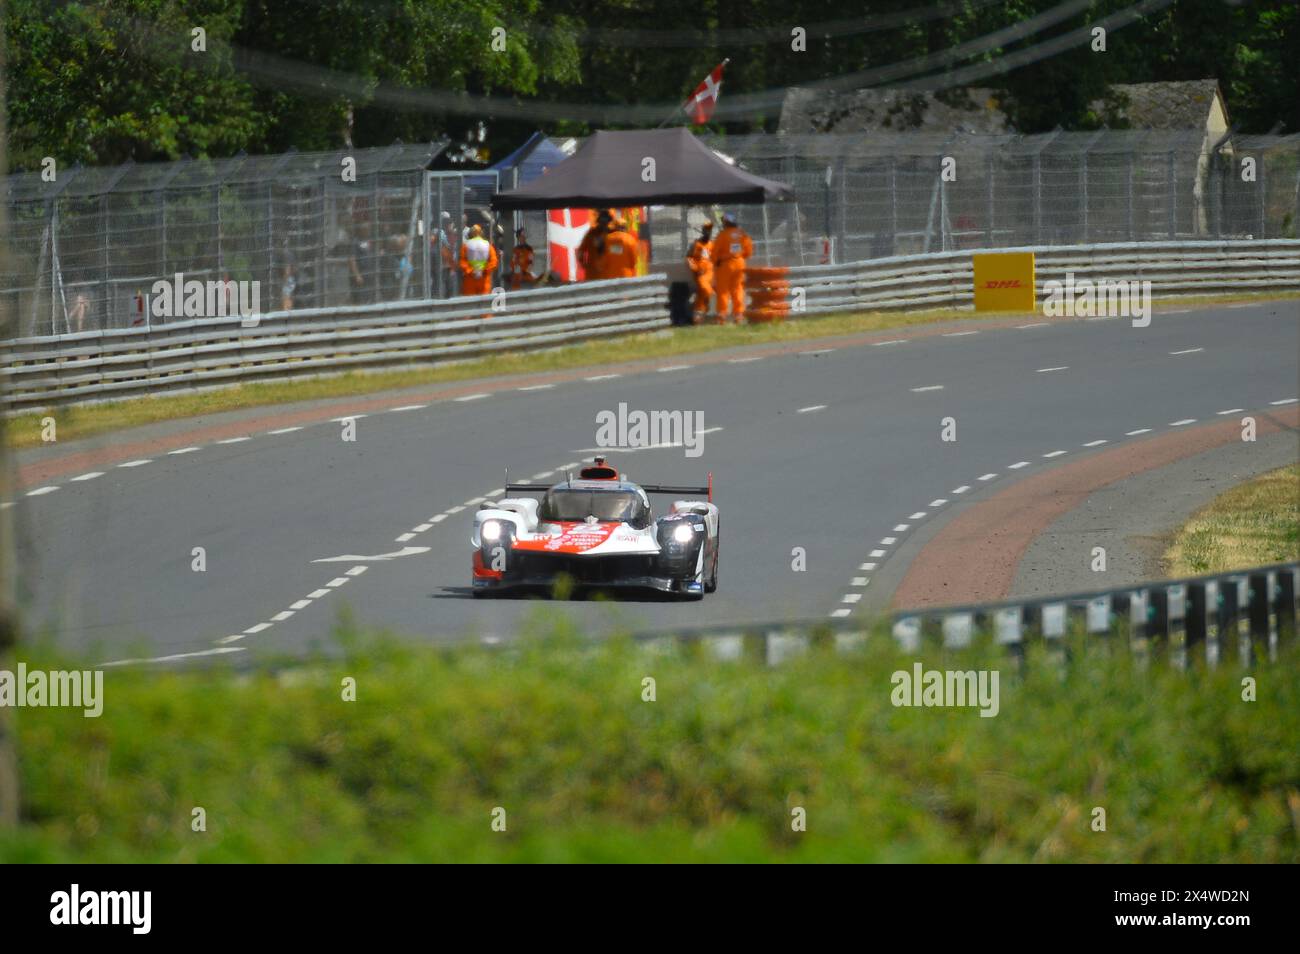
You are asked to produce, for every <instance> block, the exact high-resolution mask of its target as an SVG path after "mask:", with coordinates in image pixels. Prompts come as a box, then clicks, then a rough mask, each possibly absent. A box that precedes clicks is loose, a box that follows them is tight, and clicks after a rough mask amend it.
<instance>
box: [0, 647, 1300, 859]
mask: <svg viewBox="0 0 1300 954" xmlns="http://www.w3.org/2000/svg"><path fill="white" fill-rule="evenodd" d="M347 653H348V655H347V657H346V658H344V659H340V660H338V661H320V660H318V661H314V662H313V663H312V664H311V665H309V666H306V667H299V668H292V669H286V670H283V671H281V672H279V673H277V672H274V671H270V670H259V671H257V672H255V673H251V674H245V675H231V674H230V673H229V672H226V671H224V670H220V669H216V670H212V671H207V672H186V673H176V672H147V671H125V670H110V671H109V672H108V673H107V676H106V681H105V697H106V699H105V708H104V712H103V715H102V716H101V717H100V718H98V719H87V718H83V717H82V716H81V714H80V712H79V711H69V710H53V709H17V710H13V715H14V716H15V723H16V741H17V746H18V753H19V764H20V773H21V782H22V789H23V821H22V823H21V825H20V827H19V828H18V829H17V830H15V831H10V832H0V862H23V861H84V860H91V861H168V862H171V861H180V862H195V861H200V862H218V861H317V862H319V861H328V862H354V861H450V860H456V861H763V862H767V861H882V862H883V861H907V862H919V861H926V862H967V861H981V862H1011V861H1017V862H1019V861H1067V862H1085V861H1086V862H1173V861H1179V862H1295V861H1298V860H1300V848H1298V844H1300V842H1298V836H1300V666H1297V665H1296V663H1297V662H1298V661H1300V659H1297V656H1296V654H1295V652H1294V651H1292V652H1289V653H1288V654H1286V655H1285V658H1283V659H1282V660H1281V662H1280V663H1278V664H1276V665H1270V666H1268V667H1267V668H1265V669H1263V670H1261V671H1260V672H1259V673H1257V676H1258V678H1259V683H1260V691H1259V701H1257V702H1244V701H1242V699H1241V685H1240V679H1241V673H1240V672H1237V671H1236V670H1234V669H1233V668H1232V667H1225V668H1224V669H1222V670H1220V671H1214V672H1206V671H1198V672H1194V673H1186V674H1180V673H1177V672H1174V671H1172V670H1168V669H1166V668H1164V667H1162V666H1152V667H1151V668H1150V669H1149V670H1147V671H1145V672H1143V671H1139V670H1138V669H1137V668H1135V666H1134V665H1133V663H1132V662H1131V660H1130V658H1129V655H1128V653H1127V652H1117V653H1114V654H1113V655H1111V656H1107V655H1106V654H1104V653H1102V652H1099V651H1096V650H1092V651H1089V652H1080V653H1079V655H1078V657H1077V658H1076V660H1075V661H1074V663H1073V664H1072V665H1071V667H1070V669H1069V670H1068V672H1066V673H1064V674H1063V673H1062V671H1061V670H1060V669H1059V668H1057V667H1056V666H1055V665H1053V664H1051V663H1050V662H1049V661H1048V660H1046V659H1044V658H1039V657H1038V656H1035V655H1031V657H1030V659H1029V662H1028V665H1027V666H1026V669H1025V674H1024V675H1023V676H1017V675H1016V674H1015V672H1014V670H1013V668H1012V666H1011V665H1010V661H1009V658H1008V657H1007V656H1006V655H1004V654H1001V653H997V652H994V651H991V650H990V651H987V652H986V653H984V654H983V655H981V652H980V651H979V650H973V651H971V652H968V653H963V654H960V655H955V656H951V657H948V658H947V659H943V658H941V657H938V656H935V657H934V658H930V659H928V660H926V664H927V665H928V666H930V667H941V666H949V667H953V668H960V669H969V668H996V669H998V670H1000V672H1001V686H1000V688H1001V697H1000V712H999V714H998V715H997V716H996V717H994V718H980V716H979V715H978V713H977V712H976V711H974V710H971V709H965V710H955V709H946V710H945V709H937V708H929V709H926V708H915V709H913V708H895V707H894V706H893V705H892V704H891V702H890V695H891V689H892V686H891V680H890V676H891V673H892V672H894V671H895V670H898V669H903V668H909V669H910V666H911V662H912V660H911V658H903V657H901V656H899V655H898V654H897V653H896V652H895V650H894V649H893V646H892V641H891V640H889V639H888V638H885V637H875V638H873V639H872V640H871V641H869V643H868V647H867V648H866V649H865V650H864V651H863V652H862V653H861V655H859V656H857V657H846V656H843V655H838V654H835V653H832V652H830V651H829V650H814V651H812V652H810V653H808V654H807V655H806V656H804V657H802V658H798V659H794V660H791V661H788V662H787V663H784V664H782V665H780V666H778V667H775V668H765V667H762V666H759V665H757V664H755V663H753V662H750V661H733V662H721V661H717V660H715V659H713V658H711V657H708V656H705V655H703V654H701V653H699V652H698V651H696V652H690V651H687V650H682V651H680V652H662V651H655V650H653V649H651V648H648V647H645V646H636V645H631V644H628V643H626V642H622V641H618V640H615V641H612V642H609V643H605V644H602V645H600V646H599V647H597V648H591V647H584V646H582V645H580V644H579V642H578V641H577V640H576V639H575V638H574V637H573V635H572V633H567V634H566V633H564V632H554V631H553V632H551V633H549V634H541V633H535V634H534V635H533V636H531V637H529V638H526V639H525V640H524V641H523V642H522V643H521V644H520V645H519V646H518V647H517V648H512V649H508V650H496V651H493V650H487V649H482V648H478V647H463V648H456V649H447V650H432V649H428V648H418V649H417V648H410V647H409V646H407V647H400V646H396V645H385V644H371V645H369V646H367V647H366V648H365V649H364V650H363V649H359V648H357V647H356V644H352V648H351V649H349V650H347ZM28 662H29V665H37V663H34V662H32V661H31V660H30V659H29V660H28ZM45 665H47V666H48V665H49V662H48V661H47V662H46V663H45ZM648 676H649V677H653V678H654V679H655V680H656V696H657V698H656V700H655V701H653V702H645V701H642V692H643V679H645V678H646V677H648ZM345 677H352V678H355V680H356V686H357V690H356V692H357V698H356V701H355V702H345V701H342V699H341V691H340V686H341V682H342V680H343V679H344V678H345ZM196 806H197V807H202V808H203V809H205V811H206V816H207V830H206V831H204V832H194V831H192V830H191V818H192V810H193V808H195V807H196ZM498 806H499V807H502V808H504V809H505V811H506V816H505V818H506V831H504V832H494V831H493V830H492V828H491V813H492V811H493V809H494V808H496V807H498ZM796 807H802V808H804V809H805V810H806V812H807V831H806V832H803V833H796V832H794V831H792V826H791V817H792V816H791V812H792V809H794V808H796ZM1095 808H1103V809H1105V812H1106V830H1105V831H1094V830H1093V819H1094V817H1095V816H1094V809H1095Z"/></svg>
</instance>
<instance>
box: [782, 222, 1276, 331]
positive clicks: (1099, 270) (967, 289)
mask: <svg viewBox="0 0 1300 954" xmlns="http://www.w3.org/2000/svg"><path fill="white" fill-rule="evenodd" d="M1002 252H1034V253H1035V276H1034V277H1035V286H1036V287H1035V292H1036V295H1037V298H1038V300H1039V301H1041V300H1042V298H1043V294H1044V293H1043V286H1044V284H1045V283H1047V282H1049V281H1058V282H1064V281H1065V277H1066V273H1067V272H1070V273H1073V275H1074V277H1075V280H1076V281H1077V280H1079V279H1089V280H1091V281H1094V282H1095V281H1097V280H1098V279H1109V280H1112V281H1118V280H1120V279H1124V280H1130V279H1136V280H1140V281H1150V282H1151V293H1152V295H1153V296H1154V297H1157V298H1172V297H1178V296H1187V295H1215V294H1223V293H1225V292H1281V291H1300V240H1296V239H1271V240H1268V241H1240V242H1122V243H1115V244H1107V245H1068V246H1051V247H1047V248H1041V247H1040V248H1034V247H1026V248H999V249H974V250H966V251H960V252H939V253H936V254H932V255H902V256H896V257H894V258H877V259H871V260H869V261H865V262H852V263H849V264H846V265H829V266H828V265H811V266H802V267H796V268H791V269H790V270H789V281H790V290H791V295H792V296H793V295H794V294H795V292H796V289H803V293H804V305H803V308H802V313H804V314H825V313H829V312H836V311H846V310H854V309H890V308H899V309H913V308H968V307H972V306H973V305H974V279H975V273H974V267H973V265H972V264H971V256H972V255H978V254H982V253H1002ZM799 311H800V309H799V308H797V307H796V306H795V304H794V303H793V302H792V305H791V312H792V313H799Z"/></svg>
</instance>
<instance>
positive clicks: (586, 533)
mask: <svg viewBox="0 0 1300 954" xmlns="http://www.w3.org/2000/svg"><path fill="white" fill-rule="evenodd" d="M556 526H558V527H559V528H560V532H559V533H557V534H553V535H551V536H548V537H544V538H542V539H538V540H519V541H518V542H516V543H515V549H516V550H540V551H542V552H544V553H586V552H587V551H588V550H591V549H593V548H595V547H598V546H600V545H601V544H602V543H604V542H605V541H606V540H608V539H609V537H610V534H612V533H613V532H614V531H615V530H617V529H618V528H619V527H621V526H622V524H621V523H619V522H617V521H614V522H612V523H586V522H583V521H573V522H568V521H565V522H561V523H558V524H556Z"/></svg>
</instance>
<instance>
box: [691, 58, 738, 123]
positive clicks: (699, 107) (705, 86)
mask: <svg viewBox="0 0 1300 954" xmlns="http://www.w3.org/2000/svg"><path fill="white" fill-rule="evenodd" d="M730 62H731V60H723V61H722V62H721V63H719V64H718V65H717V66H715V67H714V68H713V72H712V73H710V74H709V75H708V76H706V77H704V82H703V83H701V84H700V85H699V86H697V87H695V92H694V93H692V94H691V98H690V99H688V100H687V101H686V102H685V103H684V104H683V108H684V109H685V110H686V115H688V116H690V117H691V122H693V123H694V124H695V125H697V126H699V125H702V124H704V123H707V122H708V121H709V117H710V116H712V115H713V108H714V107H715V106H717V105H718V95H719V94H720V93H721V92H722V70H723V67H725V66H726V65H727V64H728V63H730Z"/></svg>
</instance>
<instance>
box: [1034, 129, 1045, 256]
mask: <svg viewBox="0 0 1300 954" xmlns="http://www.w3.org/2000/svg"><path fill="white" fill-rule="evenodd" d="M1033 180H1034V243H1035V244H1036V245H1042V244H1043V157H1042V153H1041V150H1040V151H1039V152H1035V153H1034V175H1033Z"/></svg>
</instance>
